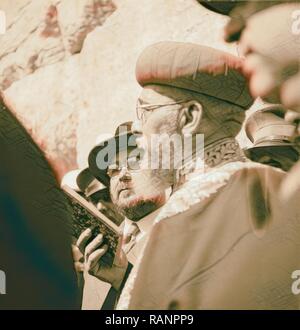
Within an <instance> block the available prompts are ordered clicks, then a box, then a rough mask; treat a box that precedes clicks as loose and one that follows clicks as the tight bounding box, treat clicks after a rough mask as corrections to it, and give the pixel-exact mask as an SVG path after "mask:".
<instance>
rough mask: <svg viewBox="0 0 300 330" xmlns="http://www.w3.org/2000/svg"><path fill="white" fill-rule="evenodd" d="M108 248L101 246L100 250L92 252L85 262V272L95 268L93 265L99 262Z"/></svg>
mask: <svg viewBox="0 0 300 330" xmlns="http://www.w3.org/2000/svg"><path fill="white" fill-rule="evenodd" d="M107 249H108V246H107V245H103V247H101V248H100V249H98V250H96V251H94V252H93V253H91V254H90V256H89V258H88V260H87V263H86V265H87V270H90V269H92V268H94V267H95V265H96V264H97V263H98V262H99V260H100V258H101V257H103V256H104V254H105V253H106V252H107Z"/></svg>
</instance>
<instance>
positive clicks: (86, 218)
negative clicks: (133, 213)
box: [62, 185, 122, 266]
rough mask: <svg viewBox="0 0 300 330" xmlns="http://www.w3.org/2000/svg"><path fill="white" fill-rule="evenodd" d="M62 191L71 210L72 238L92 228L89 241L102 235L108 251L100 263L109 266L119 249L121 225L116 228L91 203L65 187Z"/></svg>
mask: <svg viewBox="0 0 300 330" xmlns="http://www.w3.org/2000/svg"><path fill="white" fill-rule="evenodd" d="M62 190H63V191H64V192H65V193H66V196H67V199H68V201H69V204H70V206H71V209H72V215H73V223H72V236H74V237H75V238H76V239H77V238H78V237H79V236H80V234H81V233H82V232H83V231H84V230H85V229H87V228H92V233H93V235H92V238H91V239H90V241H91V240H92V239H93V238H95V237H96V236H97V235H98V234H99V233H101V234H103V238H104V244H107V245H108V250H107V252H106V254H105V255H104V256H103V257H102V258H101V261H102V262H104V263H105V264H108V265H110V266H111V265H112V264H113V262H114V259H115V257H116V255H117V254H118V253H119V251H120V248H121V236H122V225H120V226H117V225H116V224H115V223H113V222H112V221H111V220H109V219H108V218H107V217H106V216H105V215H104V214H103V213H101V212H100V211H99V210H98V209H97V208H96V207H95V206H94V205H93V204H92V203H91V202H89V201H87V200H86V199H85V198H84V197H82V196H81V195H79V194H78V193H77V192H76V191H74V190H73V189H71V188H70V187H68V186H67V185H64V186H62Z"/></svg>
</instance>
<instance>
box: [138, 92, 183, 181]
mask: <svg viewBox="0 0 300 330" xmlns="http://www.w3.org/2000/svg"><path fill="white" fill-rule="evenodd" d="M172 93H173V94H174V98H172ZM175 93H176V92H175V91H172V89H170V88H168V87H162V86H149V87H145V88H144V89H143V91H142V93H141V95H140V97H139V98H138V102H137V117H138V118H137V120H136V121H135V122H134V125H133V127H134V133H135V134H138V135H139V134H140V138H137V145H138V147H140V148H142V149H144V151H145V156H146V157H144V158H143V160H142V163H143V162H144V163H143V164H142V166H144V167H146V168H147V169H150V170H152V177H156V178H157V180H162V181H165V182H166V183H168V184H172V183H173V181H174V166H173V165H174V163H173V159H174V150H173V147H172V145H170V140H169V139H168V137H171V136H173V137H175V136H176V137H178V136H181V135H180V132H179V126H178V118H179V111H180V109H181V106H182V104H183V103H184V102H185V101H186V100H183V98H182V97H180V96H178V95H176V94H175ZM163 155H164V156H166V155H167V157H169V159H168V160H169V162H167V164H170V166H169V167H168V166H163V165H162V162H163V161H162V158H163ZM154 164H156V165H154ZM157 165H158V166H157Z"/></svg>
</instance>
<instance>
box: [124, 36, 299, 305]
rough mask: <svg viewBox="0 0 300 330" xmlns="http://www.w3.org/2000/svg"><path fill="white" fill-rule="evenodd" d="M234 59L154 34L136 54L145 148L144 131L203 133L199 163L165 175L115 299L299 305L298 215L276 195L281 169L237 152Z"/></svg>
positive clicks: (240, 80)
mask: <svg viewBox="0 0 300 330" xmlns="http://www.w3.org/2000/svg"><path fill="white" fill-rule="evenodd" d="M241 67H242V61H241V60H240V59H239V58H236V57H234V56H232V55H229V54H227V53H224V52H221V51H218V50H215V49H211V48H208V47H203V46H200V45H194V44H188V43H176V42H162V43H158V44H154V45H152V46H150V47H148V48H147V49H145V50H144V52H143V53H142V54H141V55H140V57H139V59H138V62H137V67H136V76H137V80H138V82H139V84H140V85H141V86H142V87H143V90H142V93H141V95H140V98H139V101H138V112H139V115H140V120H139V121H138V122H137V123H136V125H135V127H136V130H137V131H139V132H140V133H142V135H143V138H142V142H139V143H140V144H142V145H143V146H144V148H145V149H146V153H147V152H149V150H148V149H147V148H148V143H147V142H148V141H149V140H150V137H151V135H153V134H163V133H166V132H167V134H175V133H177V134H181V136H184V135H191V136H192V137H193V138H196V136H197V134H204V152H203V154H202V161H203V163H204V166H203V168H197V167H195V166H188V169H190V170H191V171H190V173H189V172H188V170H186V169H179V176H178V175H176V173H175V175H174V173H171V174H170V175H169V177H167V176H166V178H167V179H170V178H172V177H173V178H175V182H174V190H176V191H175V192H174V193H173V195H172V196H171V198H170V199H169V201H168V202H167V203H166V205H165V206H164V207H163V208H162V210H161V212H160V213H159V215H158V216H157V217H156V219H155V222H154V225H153V228H152V231H151V233H150V235H149V238H148V240H147V243H146V245H145V248H144V250H143V251H142V253H141V255H140V258H139V262H138V263H137V264H136V268H135V270H134V271H133V272H132V273H131V274H130V277H129V279H128V281H127V283H126V285H125V288H124V290H123V293H122V295H121V298H120V301H119V304H118V308H120V309H263V308H267V309H272V308H290V309H293V308H298V306H299V297H297V296H295V295H294V294H293V293H292V291H291V275H292V273H293V271H294V270H296V269H299V267H300V263H299V251H298V248H297V246H299V242H300V232H299V230H298V229H299V226H300V219H299V217H297V215H295V213H294V212H293V213H292V214H291V209H293V210H295V209H297V208H296V206H297V203H298V202H296V201H293V202H292V201H290V204H289V205H286V204H284V203H282V201H281V200H280V198H279V197H278V196H277V193H276V192H277V190H278V185H279V183H280V181H281V180H282V178H283V177H284V175H285V173H284V172H283V171H281V170H277V169H274V168H272V167H270V166H265V165H261V164H257V163H252V162H247V161H245V159H244V158H243V156H242V152H241V150H240V148H239V146H238V144H237V143H236V141H235V136H236V135H237V133H238V132H239V130H240V128H241V125H242V122H243V120H244V111H245V110H246V109H248V108H249V107H250V105H251V104H252V102H253V100H252V98H251V96H250V94H249V90H248V88H247V82H246V80H245V78H244V77H243V75H242V74H241V73H240V68H241ZM194 151H195V150H194V149H193V152H194ZM188 156H191V157H190V158H191V159H192V162H194V164H195V163H197V159H195V154H194V153H192V155H188ZM156 157H157V156H156ZM200 157H201V156H200ZM176 171H177V170H176V169H175V172H176ZM157 172H158V174H159V171H157ZM169 172H174V171H173V168H171V169H170V171H169ZM181 173H184V177H183V179H182V177H181V178H180V176H181ZM178 177H179V178H178ZM293 203H294V204H293ZM292 204H293V205H292Z"/></svg>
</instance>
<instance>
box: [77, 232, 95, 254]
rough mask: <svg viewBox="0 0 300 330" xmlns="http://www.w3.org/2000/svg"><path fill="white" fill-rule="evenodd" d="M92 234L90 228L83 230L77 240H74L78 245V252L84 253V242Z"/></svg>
mask: <svg viewBox="0 0 300 330" xmlns="http://www.w3.org/2000/svg"><path fill="white" fill-rule="evenodd" d="M91 236H92V230H91V229H90V228H88V229H86V230H85V231H83V232H82V233H81V234H80V236H79V237H78V240H77V242H76V245H77V246H78V248H79V250H80V252H81V253H82V254H84V248H85V245H86V242H87V241H88V239H89V238H90V237H91Z"/></svg>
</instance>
